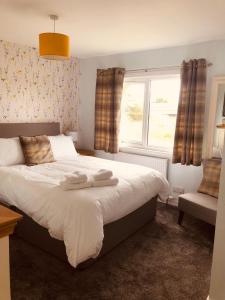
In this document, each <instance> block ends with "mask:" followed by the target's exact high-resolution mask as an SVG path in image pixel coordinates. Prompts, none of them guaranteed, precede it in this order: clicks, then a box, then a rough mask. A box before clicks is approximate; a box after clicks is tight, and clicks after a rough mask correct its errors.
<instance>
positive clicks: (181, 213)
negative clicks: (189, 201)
mask: <svg viewBox="0 0 225 300" xmlns="http://www.w3.org/2000/svg"><path fill="white" fill-rule="evenodd" d="M183 217H184V212H183V211H182V210H180V212H179V217H178V222H177V223H178V224H179V225H181V224H182V221H183Z"/></svg>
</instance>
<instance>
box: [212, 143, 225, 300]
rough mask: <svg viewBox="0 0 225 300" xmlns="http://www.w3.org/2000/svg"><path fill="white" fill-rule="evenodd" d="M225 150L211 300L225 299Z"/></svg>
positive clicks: (224, 153)
mask: <svg viewBox="0 0 225 300" xmlns="http://www.w3.org/2000/svg"><path fill="white" fill-rule="evenodd" d="M224 182H225V148H224V149H223V165H222V171H221V178H220V192H219V200H218V209H217V219H216V232H215V242H214V251H213V264H212V274H211V283H210V297H209V299H210V300H224V299H225V284H224V278H225V235H224V233H225V184H224Z"/></svg>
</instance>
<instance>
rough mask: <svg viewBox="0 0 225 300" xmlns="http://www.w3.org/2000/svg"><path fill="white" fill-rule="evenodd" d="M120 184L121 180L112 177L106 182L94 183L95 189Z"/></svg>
mask: <svg viewBox="0 0 225 300" xmlns="http://www.w3.org/2000/svg"><path fill="white" fill-rule="evenodd" d="M118 183H119V179H118V178H117V177H111V178H110V179H106V180H96V181H93V182H92V186H93V187H101V186H112V185H117V184H118Z"/></svg>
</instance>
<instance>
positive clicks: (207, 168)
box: [198, 158, 221, 198]
mask: <svg viewBox="0 0 225 300" xmlns="http://www.w3.org/2000/svg"><path fill="white" fill-rule="evenodd" d="M220 171H221V159H216V158H215V159H207V160H205V161H204V168H203V179H202V182H201V184H200V186H199V188H198V192H199V193H203V194H207V195H210V196H213V197H215V198H218V194H219V184H220Z"/></svg>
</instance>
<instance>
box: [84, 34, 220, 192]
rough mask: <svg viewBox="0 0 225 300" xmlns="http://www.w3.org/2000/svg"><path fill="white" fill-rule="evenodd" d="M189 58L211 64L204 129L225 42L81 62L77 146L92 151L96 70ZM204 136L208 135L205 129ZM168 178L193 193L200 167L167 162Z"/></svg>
mask: <svg viewBox="0 0 225 300" xmlns="http://www.w3.org/2000/svg"><path fill="white" fill-rule="evenodd" d="M191 58H206V59H207V61H208V62H211V63H212V64H213V65H212V66H211V67H209V68H208V79H207V101H206V118H205V128H207V126H206V125H207V117H208V107H209V101H210V89H211V82H212V77H213V76H215V75H225V40H223V41H212V42H207V43H200V44H195V45H189V46H182V47H174V48H165V49H158V50H148V51H141V52H135V53H125V54H117V55H110V56H101V57H94V58H88V59H80V71H81V79H80V106H79V136H80V142H79V144H80V147H83V148H89V149H93V148H94V118H95V84H96V69H97V68H110V67H124V68H126V69H127V70H129V69H142V68H158V67H167V66H179V65H181V63H182V61H183V60H188V59H191ZM205 136H207V132H206V130H205ZM205 144H206V146H207V139H205ZM168 175H169V181H170V183H171V185H172V186H181V187H185V191H195V190H196V189H197V186H198V185H199V183H200V181H201V177H202V167H193V166H191V167H186V166H181V165H179V164H178V165H172V164H171V163H170V164H169V171H168Z"/></svg>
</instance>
